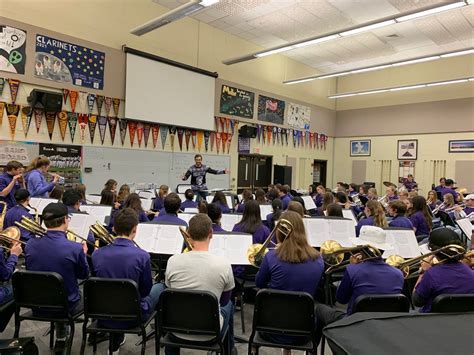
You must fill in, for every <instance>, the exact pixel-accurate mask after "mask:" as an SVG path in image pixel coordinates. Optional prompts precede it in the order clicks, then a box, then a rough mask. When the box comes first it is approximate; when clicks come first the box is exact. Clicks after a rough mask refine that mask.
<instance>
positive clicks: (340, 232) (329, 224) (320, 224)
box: [303, 217, 356, 247]
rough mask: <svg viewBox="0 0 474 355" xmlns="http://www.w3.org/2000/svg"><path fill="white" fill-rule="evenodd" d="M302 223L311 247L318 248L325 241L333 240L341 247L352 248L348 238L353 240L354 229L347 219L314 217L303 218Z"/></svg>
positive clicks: (350, 221)
mask: <svg viewBox="0 0 474 355" xmlns="http://www.w3.org/2000/svg"><path fill="white" fill-rule="evenodd" d="M303 222H304V225H305V229H306V235H307V236H308V243H309V245H311V246H312V247H320V246H321V245H322V244H323V243H324V242H325V241H326V240H335V241H337V242H338V243H340V244H341V245H342V246H343V247H351V246H353V244H352V242H351V241H350V239H349V238H355V236H356V235H355V228H354V223H353V222H352V220H350V219H348V218H337V217H336V218H335V217H314V218H303Z"/></svg>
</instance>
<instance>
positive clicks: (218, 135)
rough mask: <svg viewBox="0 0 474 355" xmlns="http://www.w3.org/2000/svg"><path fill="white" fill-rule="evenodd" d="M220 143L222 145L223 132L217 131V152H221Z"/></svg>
mask: <svg viewBox="0 0 474 355" xmlns="http://www.w3.org/2000/svg"><path fill="white" fill-rule="evenodd" d="M220 145H221V134H220V133H219V132H217V133H216V149H217V154H219V150H220Z"/></svg>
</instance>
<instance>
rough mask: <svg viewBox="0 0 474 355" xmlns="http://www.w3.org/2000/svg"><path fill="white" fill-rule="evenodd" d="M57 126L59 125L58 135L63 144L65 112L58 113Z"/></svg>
mask: <svg viewBox="0 0 474 355" xmlns="http://www.w3.org/2000/svg"><path fill="white" fill-rule="evenodd" d="M58 124H59V133H61V139H62V140H63V142H64V138H65V137H66V128H67V112H66V111H61V112H58Z"/></svg>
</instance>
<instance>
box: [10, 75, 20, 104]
mask: <svg viewBox="0 0 474 355" xmlns="http://www.w3.org/2000/svg"><path fill="white" fill-rule="evenodd" d="M8 84H9V85H10V95H11V97H12V104H15V101H16V95H18V88H19V87H20V80H16V79H8Z"/></svg>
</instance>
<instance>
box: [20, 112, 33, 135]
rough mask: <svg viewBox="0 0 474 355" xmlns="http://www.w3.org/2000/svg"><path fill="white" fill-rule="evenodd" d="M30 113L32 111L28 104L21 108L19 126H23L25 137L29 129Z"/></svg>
mask: <svg viewBox="0 0 474 355" xmlns="http://www.w3.org/2000/svg"><path fill="white" fill-rule="evenodd" d="M31 113H32V112H31V107H30V106H23V107H22V108H21V126H22V127H23V133H24V134H25V138H26V136H27V135H28V131H29V130H30V125H31Z"/></svg>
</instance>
